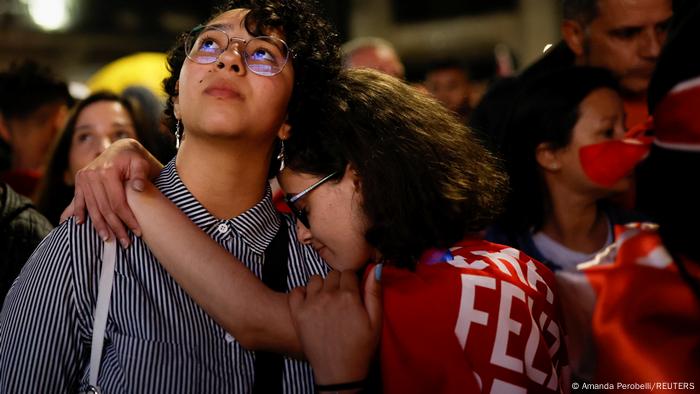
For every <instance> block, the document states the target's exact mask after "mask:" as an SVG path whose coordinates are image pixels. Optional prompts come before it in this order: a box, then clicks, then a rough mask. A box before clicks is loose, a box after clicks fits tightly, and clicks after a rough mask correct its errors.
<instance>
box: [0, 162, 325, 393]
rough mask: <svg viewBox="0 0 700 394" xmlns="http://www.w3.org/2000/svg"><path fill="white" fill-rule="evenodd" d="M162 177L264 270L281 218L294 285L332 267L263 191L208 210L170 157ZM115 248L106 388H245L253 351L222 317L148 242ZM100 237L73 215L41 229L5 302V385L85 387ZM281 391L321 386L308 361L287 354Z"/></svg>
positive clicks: (0, 379) (5, 388)
mask: <svg viewBox="0 0 700 394" xmlns="http://www.w3.org/2000/svg"><path fill="white" fill-rule="evenodd" d="M155 183H156V186H157V187H158V188H159V189H160V190H161V192H162V193H163V194H164V195H165V196H166V197H168V198H169V199H170V200H172V201H173V202H174V203H175V204H176V205H177V206H178V207H179V208H180V209H181V210H182V211H183V212H184V213H185V214H187V215H188V216H189V218H190V219H191V220H192V221H193V222H194V223H195V224H196V225H197V226H199V227H200V228H201V229H202V230H204V231H205V232H206V233H207V234H209V236H210V237H212V238H213V239H214V240H216V241H217V242H218V243H219V244H220V245H222V246H223V247H224V248H226V249H227V250H228V251H229V252H231V253H232V254H233V255H235V256H236V257H238V258H239V259H240V260H241V261H243V262H244V263H245V265H246V266H247V267H248V268H249V269H250V270H251V271H253V272H254V273H255V274H256V275H257V276H258V277H260V276H261V271H262V264H263V263H264V259H265V249H266V247H267V246H268V244H269V243H270V242H271V241H272V239H273V238H274V236H275V234H276V232H277V229H278V228H279V226H280V220H286V221H287V224H288V226H287V228H288V231H289V239H290V242H289V260H288V266H289V276H288V279H287V283H288V286H289V287H290V288H292V287H296V286H301V285H304V284H305V283H306V281H307V279H308V278H309V276H311V275H316V274H318V275H325V273H326V272H327V267H326V265H325V264H324V263H323V261H322V260H321V259H320V257H319V256H318V255H317V254H316V253H315V252H314V250H313V249H311V248H309V247H308V246H304V245H301V244H300V243H298V242H295V240H296V226H295V225H294V222H293V220H292V219H291V218H290V217H288V216H280V215H279V214H278V213H277V212H276V211H275V209H274V207H273V205H272V199H271V193H270V190H269V188H268V190H267V192H266V194H265V197H264V198H263V199H262V200H261V201H260V202H259V203H258V204H256V205H255V206H254V207H252V208H251V209H250V210H248V211H246V212H244V213H243V214H241V215H239V216H237V217H235V218H233V219H229V220H219V219H217V218H215V217H214V216H212V214H211V213H209V212H208V211H207V210H206V209H205V208H204V207H203V206H202V205H201V204H200V203H199V202H198V201H197V200H196V199H195V198H194V196H193V195H192V194H191V193H190V192H189V191H188V190H187V188H186V187H185V185H184V184H183V183H182V181H181V180H180V178H179V176H178V174H177V171H176V168H175V162H174V160H173V161H171V162H170V163H169V164H168V165H167V166H166V167H165V168H164V169H163V171H162V172H161V174H160V175H159V177H158V178H157V180H156V182H155ZM132 242H133V244H132V246H131V247H129V248H128V249H126V250H124V249H121V248H119V249H118V250H117V261H116V264H115V275H114V284H113V288H112V298H111V303H110V310H109V317H108V320H107V327H106V333H105V344H104V351H103V356H102V366H101V368H100V375H99V379H98V385H99V386H100V387H101V388H102V390H103V392H104V393H224V392H225V393H246V392H250V391H251V390H252V384H253V380H254V359H255V355H254V353H253V352H250V351H247V350H245V349H243V348H242V347H241V345H240V344H239V343H238V342H237V341H236V340H235V339H234V338H232V337H231V336H230V335H228V334H227V333H226V332H225V331H224V329H223V328H221V327H220V326H219V325H218V324H216V323H215V322H214V321H213V320H212V319H211V318H210V317H209V316H208V315H207V314H206V313H205V312H204V311H203V310H202V309H201V308H200V307H199V306H198V305H197V304H195V302H194V301H193V300H192V299H191V298H190V297H189V296H188V295H187V293H185V291H184V290H183V289H182V288H180V286H178V284H177V283H176V282H175V281H174V280H173V279H172V278H171V277H170V276H169V275H168V273H167V272H166V271H165V270H164V269H163V267H161V265H160V264H159V263H158V261H157V260H156V258H155V257H154V256H153V254H152V253H151V251H150V250H149V249H148V247H147V246H146V244H145V243H144V242H143V241H142V240H141V239H140V238H136V237H133V236H132ZM102 249H103V242H102V241H101V239H100V237H99V236H98V234H97V233H96V232H95V231H94V229H93V228H92V225H90V224H89V223H88V224H87V225H76V224H75V222H74V220H73V219H71V220H69V221H67V222H66V223H64V224H63V225H61V226H59V227H58V228H56V229H55V230H54V231H53V232H52V233H51V234H49V236H48V237H47V238H46V239H44V241H42V243H41V244H40V245H39V247H38V248H37V250H36V251H35V252H34V254H33V255H32V256H31V257H30V259H29V261H28V262H27V264H26V265H25V267H24V268H23V270H22V272H21V274H20V276H19V277H18V279H17V281H16V282H15V283H14V285H13V287H12V289H11V290H10V292H9V294H8V296H7V299H6V301H5V304H4V306H3V309H2V313H1V314H0V393H19V392H35V393H53V392H73V393H75V392H76V391H79V390H81V391H82V390H85V389H86V388H87V382H88V373H89V371H88V369H89V354H90V341H91V337H92V325H93V310H94V308H95V304H96V300H97V285H98V280H99V275H100V269H101V267H102V262H101V255H102ZM284 362H285V368H284V373H283V379H284V382H283V386H284V392H285V393H302V392H313V376H312V373H311V369H310V367H309V365H308V364H307V363H305V362H301V361H297V360H293V359H285V361H284Z"/></svg>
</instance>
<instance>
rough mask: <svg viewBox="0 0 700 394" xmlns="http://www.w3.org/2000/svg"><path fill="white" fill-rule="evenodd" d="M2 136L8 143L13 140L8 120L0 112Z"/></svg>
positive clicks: (0, 134) (0, 133)
mask: <svg viewBox="0 0 700 394" xmlns="http://www.w3.org/2000/svg"><path fill="white" fill-rule="evenodd" d="M0 138H2V139H3V140H5V142H7V143H8V144H9V143H10V142H11V141H12V134H10V128H9V127H8V126H7V121H6V119H5V117H4V116H3V115H2V114H0Z"/></svg>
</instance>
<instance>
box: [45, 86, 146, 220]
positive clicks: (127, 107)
mask: <svg viewBox="0 0 700 394" xmlns="http://www.w3.org/2000/svg"><path fill="white" fill-rule="evenodd" d="M143 119H144V117H143V116H141V114H140V107H139V106H138V104H137V103H136V102H135V101H133V100H130V99H127V98H125V97H122V96H119V95H116V94H113V93H109V92H97V93H93V94H92V95H90V96H88V97H87V98H85V99H84V100H83V101H81V102H80V103H79V104H77V105H76V107H75V108H74V109H73V112H72V113H71V114H70V116H69V117H68V121H67V122H66V125H65V127H64V128H63V131H62V132H61V133H60V134H59V136H58V137H57V139H56V140H55V142H54V147H53V150H52V152H51V156H50V157H49V161H48V166H47V168H46V171H45V173H44V176H43V178H42V180H41V183H40V186H39V190H38V191H37V197H36V201H37V207H38V209H39V211H40V212H41V213H43V214H44V216H46V217H47V218H48V219H49V221H51V223H53V225H54V226H57V225H58V222H59V217H60V215H61V212H62V211H63V209H64V208H65V206H66V205H67V204H69V203H70V201H71V199H72V198H73V186H74V185H75V174H76V172H77V171H78V170H79V169H81V168H83V167H85V166H86V165H87V164H88V163H90V162H91V161H92V160H93V159H95V158H96V157H97V156H99V155H100V153H102V152H103V151H104V150H105V149H106V148H107V147H108V146H109V145H111V144H112V143H113V142H114V141H117V140H120V139H123V138H134V139H137V140H140V141H144V136H145V135H146V134H147V133H149V131H148V130H147V127H146V126H145V125H144V124H143V123H142V122H143Z"/></svg>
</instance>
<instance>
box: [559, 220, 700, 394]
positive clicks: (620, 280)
mask: <svg viewBox="0 0 700 394" xmlns="http://www.w3.org/2000/svg"><path fill="white" fill-rule="evenodd" d="M615 230H616V239H617V240H618V241H616V245H615V247H613V248H610V249H609V251H608V253H604V254H601V255H600V256H599V258H598V259H599V260H598V261H601V263H599V264H597V265H594V266H591V267H589V268H587V269H585V270H584V271H583V272H584V274H585V276H586V279H587V280H588V282H589V283H590V285H591V287H592V289H593V291H594V292H595V299H594V308H590V307H585V306H584V308H585V309H587V310H590V309H592V310H593V314H592V334H593V339H594V341H595V347H596V350H597V352H596V353H597V363H596V364H597V368H596V374H595V375H596V376H595V380H596V381H597V382H624V383H637V382H652V383H654V384H655V383H656V382H693V383H694V384H695V385H696V384H698V383H700V382H697V379H698V377H700V302H699V301H698V299H697V297H696V296H695V294H694V293H693V292H692V290H691V288H690V286H689V285H688V284H687V283H686V282H685V281H684V280H683V279H682V278H681V276H680V274H679V273H678V269H677V267H676V265H675V264H674V263H673V260H672V258H671V256H670V254H669V253H668V251H667V250H666V249H665V248H664V246H663V244H662V242H661V238H660V237H659V235H658V233H657V231H656V228H655V227H654V226H649V225H642V224H640V223H634V224H628V225H626V226H616V228H615ZM685 266H686V267H687V269H688V271H689V273H690V275H692V276H694V277H695V278H696V280H698V279H699V278H700V270H699V269H698V264H697V263H693V262H690V261H686V263H685ZM570 307H571V308H575V307H576V305H571V306H570ZM568 308H569V306H567V310H568ZM654 387H655V388H656V389H661V388H662V387H660V386H659V387H657V386H654ZM676 389H678V388H676ZM686 389H687V388H686Z"/></svg>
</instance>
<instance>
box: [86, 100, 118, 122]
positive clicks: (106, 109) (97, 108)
mask: <svg viewBox="0 0 700 394" xmlns="http://www.w3.org/2000/svg"><path fill="white" fill-rule="evenodd" d="M105 113H109V114H110V115H111V116H115V117H120V116H126V115H127V113H126V110H125V109H124V106H123V105H122V104H121V103H120V102H118V101H111V100H101V101H96V102H94V103H90V104H89V105H88V106H87V107H85V108H83V110H82V111H80V114H79V115H78V122H80V121H81V120H84V119H87V118H98V119H99V120H104V118H103V117H104V114H105ZM106 120H110V119H106Z"/></svg>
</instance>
